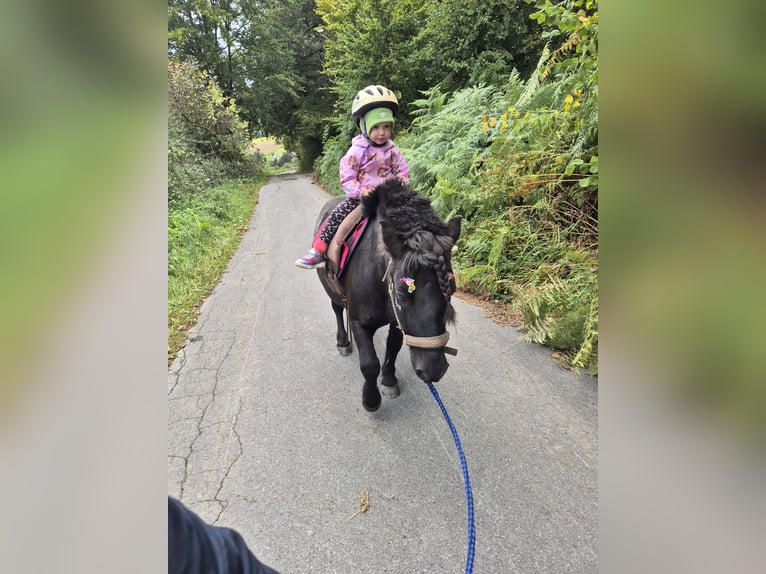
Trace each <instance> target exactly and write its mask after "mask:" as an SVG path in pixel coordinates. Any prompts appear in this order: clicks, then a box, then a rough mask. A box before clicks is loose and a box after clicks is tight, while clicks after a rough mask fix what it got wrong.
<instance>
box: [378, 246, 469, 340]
mask: <svg viewBox="0 0 766 574" xmlns="http://www.w3.org/2000/svg"><path fill="white" fill-rule="evenodd" d="M391 263H393V259H389V260H388V267H387V269H386V274H385V275H384V276H383V281H385V280H386V278H387V279H388V299H389V300H390V301H391V309H392V310H393V312H394V319H396V325H397V327H399V330H400V331H401V332H402V334H403V335H404V342H405V343H407V345H408V346H409V347H417V348H419V349H441V348H442V347H444V352H445V353H447V354H449V355H457V349H454V348H452V347H447V341H449V333H448V332H447V331H446V330H445V331H444V333H442V334H441V335H435V336H433V337H415V336H413V335H408V334H407V333H406V331H405V330H404V327H402V322H401V321H400V320H399V312H398V310H397V308H396V296H395V295H394V276H393V274H392V273H391ZM445 299H447V303H448V304H449V297H447V296H445Z"/></svg>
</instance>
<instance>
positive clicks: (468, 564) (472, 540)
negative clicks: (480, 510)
mask: <svg viewBox="0 0 766 574" xmlns="http://www.w3.org/2000/svg"><path fill="white" fill-rule="evenodd" d="M427 385H428V388H429V389H430V390H431V394H432V395H433V396H434V398H435V399H436V403H437V404H438V405H439V408H440V409H441V410H442V414H443V415H444V419H445V420H446V421H447V424H448V425H449V428H450V430H451V431H452V437H453V438H454V439H455V446H456V447H457V454H458V456H459V457H460V466H461V468H462V469H463V484H464V485H465V504H466V506H467V507H468V550H467V551H466V559H465V574H471V573H472V572H473V554H474V551H475V550H476V526H475V525H474V522H473V493H472V492H471V479H470V478H468V463H466V461H465V455H464V454H463V447H462V446H460V437H459V436H458V434H457V430H455V425H454V424H452V419H451V418H450V416H449V414H448V413H447V409H446V408H444V403H442V400H441V398H440V397H439V393H437V392H436V389H435V388H434V385H433V383H427Z"/></svg>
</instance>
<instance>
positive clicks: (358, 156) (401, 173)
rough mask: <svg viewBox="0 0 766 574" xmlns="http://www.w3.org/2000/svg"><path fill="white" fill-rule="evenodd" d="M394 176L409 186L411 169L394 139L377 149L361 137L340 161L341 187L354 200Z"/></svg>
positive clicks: (352, 142)
mask: <svg viewBox="0 0 766 574" xmlns="http://www.w3.org/2000/svg"><path fill="white" fill-rule="evenodd" d="M392 177H398V178H400V179H401V180H402V181H404V182H405V183H407V181H408V180H409V178H410V166H408V165H407V161H406V160H405V159H404V156H403V155H402V152H400V151H399V148H397V147H396V146H395V145H394V142H392V141H391V140H388V141H387V142H386V143H385V144H384V145H383V146H381V147H376V146H374V145H372V143H371V142H370V140H368V139H367V138H366V137H364V136H363V135H362V134H359V135H358V136H356V137H355V138H354V139H353V140H352V141H351V147H350V148H349V150H348V151H347V152H346V155H344V156H343V159H341V160H340V186H341V187H342V188H343V191H345V192H346V195H347V196H348V197H352V198H354V199H359V198H360V197H361V196H362V192H363V191H364V190H366V189H367V188H370V189H372V188H373V187H376V186H378V185H380V184H381V183H383V182H384V181H386V180H387V179H390V178H392Z"/></svg>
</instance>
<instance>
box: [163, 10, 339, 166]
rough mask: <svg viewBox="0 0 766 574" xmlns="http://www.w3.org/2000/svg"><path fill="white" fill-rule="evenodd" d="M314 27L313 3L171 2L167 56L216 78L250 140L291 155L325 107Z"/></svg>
mask: <svg viewBox="0 0 766 574" xmlns="http://www.w3.org/2000/svg"><path fill="white" fill-rule="evenodd" d="M320 24H321V22H320V20H319V17H318V16H317V15H316V14H315V12H314V3H313V1H312V0H265V1H264V0H258V1H255V0H223V1H221V0H215V1H214V0H169V3H168V52H169V55H170V56H171V57H173V58H175V59H185V60H189V61H192V62H194V63H195V64H196V65H198V66H199V67H200V68H201V69H203V70H205V71H206V72H207V73H208V74H209V75H210V76H211V77H215V78H216V79H217V81H218V83H219V85H220V86H221V88H222V90H223V93H224V94H225V95H226V96H227V97H232V98H234V99H235V100H236V101H237V105H238V106H239V108H240V109H241V110H242V114H243V116H244V117H245V118H246V119H247V120H248V122H249V126H250V130H251V131H252V133H253V134H254V135H267V134H269V135H274V136H279V137H284V141H285V142H286V145H287V146H288V148H290V149H293V150H294V151H295V150H298V149H299V148H300V146H299V145H298V144H299V143H300V142H301V140H302V139H303V138H306V137H314V138H317V139H319V138H320V137H321V132H322V126H321V124H322V121H323V118H324V116H325V115H326V110H328V109H329V107H330V105H331V104H330V103H329V95H328V93H327V92H326V91H325V90H324V89H323V88H324V86H325V84H326V78H325V77H324V76H322V75H321V70H322V59H323V55H324V47H323V43H324V40H323V38H322V37H321V35H320V34H319V33H318V32H317V27H318V26H319V25H320ZM311 161H312V162H313V158H311Z"/></svg>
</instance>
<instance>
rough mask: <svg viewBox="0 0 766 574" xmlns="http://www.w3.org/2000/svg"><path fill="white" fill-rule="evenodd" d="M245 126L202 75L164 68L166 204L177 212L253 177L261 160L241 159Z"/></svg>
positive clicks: (176, 65)
mask: <svg viewBox="0 0 766 574" xmlns="http://www.w3.org/2000/svg"><path fill="white" fill-rule="evenodd" d="M248 144H249V137H248V134H247V124H246V123H245V122H244V121H242V120H241V119H240V118H239V115H238V110H237V107H236V105H235V104H234V102H233V101H232V100H230V99H228V98H225V97H224V96H223V94H222V92H221V89H220V88H219V87H218V85H217V84H216V83H215V81H214V79H213V78H211V77H210V76H209V75H208V74H207V73H205V72H202V71H199V70H197V69H196V68H195V67H194V66H193V65H192V64H190V63H188V62H173V61H169V62H168V203H169V205H170V206H171V207H179V206H183V205H185V204H186V203H188V202H189V201H190V200H191V198H192V197H193V196H194V195H195V194H197V193H200V192H201V191H203V190H205V189H207V188H210V187H214V186H216V185H219V184H221V183H223V182H224V181H227V180H231V179H247V178H252V177H255V176H257V175H258V174H259V173H260V172H261V170H262V169H263V156H261V155H260V154H252V155H249V154H246V153H245V149H246V147H247V146H248Z"/></svg>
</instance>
